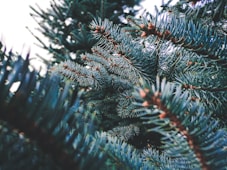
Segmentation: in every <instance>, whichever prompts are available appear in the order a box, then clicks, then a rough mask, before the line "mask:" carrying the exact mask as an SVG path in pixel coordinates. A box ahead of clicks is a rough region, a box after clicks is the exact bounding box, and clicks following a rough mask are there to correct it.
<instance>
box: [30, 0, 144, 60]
mask: <svg viewBox="0 0 227 170" xmlns="http://www.w3.org/2000/svg"><path fill="white" fill-rule="evenodd" d="M139 2H140V0H117V1H113V2H111V1H108V0H58V1H56V0H52V1H51V8H49V9H48V10H46V11H45V10H43V9H41V8H39V7H31V8H32V10H33V14H31V15H32V16H33V17H34V18H35V19H36V21H37V22H38V23H39V25H40V28H39V29H40V31H41V32H42V34H43V35H44V36H46V37H47V38H48V39H49V40H50V44H48V45H47V44H45V43H44V42H43V41H42V40H40V39H39V37H36V38H37V39H38V40H39V41H40V43H41V44H40V45H41V46H42V47H43V48H45V49H47V50H48V51H49V52H50V53H51V55H52V56H53V58H54V59H55V62H60V61H64V60H66V59H67V60H75V59H76V60H77V62H79V61H78V58H79V54H81V53H83V52H90V50H91V47H92V46H93V45H94V44H95V43H96V42H97V40H95V39H94V38H93V36H92V34H91V33H90V30H89V27H88V26H89V23H90V22H91V21H92V19H93V18H94V17H101V18H102V19H104V18H109V19H110V20H112V21H113V22H114V23H122V20H123V19H125V18H126V15H135V13H136V10H135V9H134V8H133V7H134V6H135V5H139ZM126 9H127V13H126V11H125V10H126ZM122 24H123V23H122ZM70 52H72V53H73V56H71V55H68V53H70Z"/></svg>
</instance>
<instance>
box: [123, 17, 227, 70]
mask: <svg viewBox="0 0 227 170" xmlns="http://www.w3.org/2000/svg"><path fill="white" fill-rule="evenodd" d="M128 21H129V22H130V23H132V24H133V25H136V27H135V31H138V30H140V33H141V35H140V36H141V37H143V38H145V37H147V36H149V35H154V36H157V37H158V38H160V39H163V40H166V41H171V42H172V43H173V44H175V45H178V46H181V47H184V48H185V49H187V50H189V51H193V52H195V53H197V54H198V55H203V56H205V57H208V58H210V59H212V60H214V61H217V62H218V63H220V64H223V65H225V66H226V65H227V61H226V58H225V53H226V46H227V44H226V37H225V36H224V38H223V37H221V36H220V35H217V33H215V32H214V31H212V30H211V29H209V28H208V27H203V26H202V25H200V24H199V23H194V22H193V21H185V20H183V19H181V18H177V17H172V18H171V17H166V18H165V19H164V18H162V20H161V21H159V22H157V21H156V20H154V19H153V20H152V21H149V22H145V23H143V21H140V20H135V19H133V18H131V17H128ZM126 31H127V30H126ZM131 31H132V30H131ZM131 31H130V32H131ZM220 49H223V50H220Z"/></svg>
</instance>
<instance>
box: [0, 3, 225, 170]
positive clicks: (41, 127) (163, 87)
mask: <svg viewBox="0 0 227 170" xmlns="http://www.w3.org/2000/svg"><path fill="white" fill-rule="evenodd" d="M121 2H122V3H123V2H124V1H121ZM169 2H170V1H169ZM169 2H168V3H166V4H163V5H162V7H163V9H162V10H161V11H158V13H157V15H156V16H152V15H150V14H146V15H144V16H142V17H140V18H135V17H132V16H129V17H128V18H127V21H128V25H127V26H126V25H124V26H122V25H121V24H120V25H119V22H118V21H117V20H115V19H116V17H113V18H111V16H112V15H111V13H109V11H111V10H110V9H112V10H114V9H115V8H116V9H115V10H117V9H119V10H120V9H123V8H122V6H118V7H116V6H114V4H115V3H114V2H113V3H110V2H108V1H67V0H65V1H63V0H62V1H59V2H58V3H57V2H55V1H53V2H52V6H51V9H49V10H48V11H44V10H42V9H38V10H36V9H35V8H33V11H34V12H35V14H34V15H37V16H38V18H39V19H41V20H42V21H41V22H39V24H40V26H41V32H43V34H45V35H46V36H47V37H49V38H50V40H51V44H50V46H47V45H46V44H43V48H44V49H47V50H48V51H49V52H50V53H52V54H53V55H54V56H55V59H56V60H55V61H54V62H53V63H51V64H50V65H53V66H52V67H51V68H50V70H49V72H48V74H47V75H45V76H44V77H41V76H40V75H39V73H37V72H36V71H34V69H32V68H30V65H29V56H28V57H27V58H26V59H23V58H22V57H21V56H18V55H15V54H13V53H12V52H9V53H6V50H5V49H2V50H1V55H0V59H1V61H0V72H1V75H0V94H1V95H0V111H1V112H0V119H1V122H0V125H1V126H0V132H1V134H0V139H1V141H3V142H2V144H1V147H0V151H1V153H0V157H1V158H3V157H4V156H3V154H2V153H3V152H8V153H9V154H8V157H4V158H3V159H1V160H4V162H3V161H1V160H0V167H3V168H5V169H10V168H12V163H11V162H13V163H15V162H16V161H18V160H19V161H18V162H17V165H18V167H19V169H20V168H23V169H27V168H28V167H29V168H30V167H34V169H130V170H131V169H149V170H150V169H169V170H172V169H204V170H209V169H226V167H227V149H226V147H227V131H226V127H227V122H226V118H227V116H226V110H227V105H226V104H227V84H226V82H227V72H226V71H227V56H226V54H227V53H226V49H227V43H226V33H225V30H224V29H223V28H222V26H220V23H223V22H226V9H227V8H226V2H225V1H224V0H214V1H209V0H204V1H202V2H203V4H202V6H199V5H198V6H197V5H195V6H191V5H190V4H191V2H190V1H184V0H182V1H179V2H178V3H177V4H176V5H175V6H170V5H169ZM108 3H109V5H108V7H107V4H108ZM192 3H197V1H192ZM91 4H92V5H93V6H94V8H91V7H93V6H90V5H91ZM111 4H112V5H111ZM129 4H130V3H129ZM133 4H134V3H133ZM133 4H131V6H133ZM212 5H213V6H212ZM223 6H224V7H223ZM212 7H213V8H212ZM97 9H100V10H99V11H97ZM209 10H211V11H212V12H211V14H210V12H209ZM217 10H220V13H218V14H217V12H216V11H217ZM85 11H86V12H85ZM118 14H123V13H122V12H120V13H116V15H117V16H119V15H118ZM88 15H90V16H91V18H92V17H93V20H91V18H88V17H87V16H88ZM217 15H218V17H217ZM69 18H70V24H69V25H68V24H67V22H68V21H69V20H68V19H69ZM105 18H110V20H111V21H110V20H108V19H105ZM114 18H115V19H114ZM205 20H209V21H211V22H212V23H211V22H209V23H206V22H204V21H205ZM88 22H89V24H88ZM68 35H70V36H71V38H70V41H69V42H66V40H67V36H68ZM72 37H73V38H72ZM56 40H57V41H56ZM40 42H42V41H40ZM72 43H73V44H72ZM94 43H95V44H94ZM54 45H56V46H54ZM81 45H82V46H81ZM70 46H71V47H70ZM56 62H57V63H58V64H54V63H56ZM16 83H18V84H19V87H18V88H16V90H14V91H13V90H12V89H13V88H12V87H13V86H14V85H15V84H16ZM12 129H17V130H12ZM11 146H13V147H12V148H11ZM18 146H20V147H18ZM18 148H23V149H20V150H19V149H18ZM27 155H28V156H27ZM30 155H32V156H30ZM30 165H31V166H30Z"/></svg>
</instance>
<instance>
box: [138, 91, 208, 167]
mask: <svg viewBox="0 0 227 170" xmlns="http://www.w3.org/2000/svg"><path fill="white" fill-rule="evenodd" d="M139 94H140V96H141V98H143V99H145V100H144V102H143V103H142V106H143V107H147V108H148V107H150V106H151V105H155V106H156V107H157V109H159V110H161V113H160V114H159V118H160V119H166V118H167V119H169V120H170V124H171V125H172V126H174V127H175V128H176V129H177V130H178V131H179V132H180V133H181V134H182V135H183V136H184V137H185V138H186V140H187V142H188V145H189V146H190V148H191V149H192V150H194V153H195V155H196V157H197V158H198V160H199V161H200V163H201V167H202V169H203V170H211V168H209V166H208V164H207V160H206V158H205V157H204V156H203V153H202V152H201V148H200V147H199V146H198V145H197V144H196V143H197V142H196V139H194V138H193V137H192V136H191V135H190V133H189V132H188V130H187V128H186V127H185V126H184V125H183V124H182V122H181V120H180V119H178V118H177V116H176V114H175V113H172V112H171V111H170V110H169V109H168V108H167V107H166V106H165V105H164V104H163V103H162V100H161V98H162V94H161V93H160V92H155V93H154V94H153V95H152V96H151V95H150V91H149V89H141V90H140V91H139Z"/></svg>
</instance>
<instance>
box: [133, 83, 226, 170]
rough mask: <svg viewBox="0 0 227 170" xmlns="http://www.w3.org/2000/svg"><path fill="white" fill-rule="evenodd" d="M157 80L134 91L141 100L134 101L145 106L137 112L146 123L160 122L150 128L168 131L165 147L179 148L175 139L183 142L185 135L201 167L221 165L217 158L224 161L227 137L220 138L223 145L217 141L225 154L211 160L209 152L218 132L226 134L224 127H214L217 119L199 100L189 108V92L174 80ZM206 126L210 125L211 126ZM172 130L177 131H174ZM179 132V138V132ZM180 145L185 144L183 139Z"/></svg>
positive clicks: (163, 131) (161, 131) (207, 167)
mask: <svg viewBox="0 0 227 170" xmlns="http://www.w3.org/2000/svg"><path fill="white" fill-rule="evenodd" d="M156 83H157V84H156V86H154V85H153V86H152V87H149V86H146V85H145V86H144V87H143V88H142V89H139V90H138V92H137V93H136V94H135V96H136V98H137V99H138V101H140V102H139V103H138V102H135V104H136V105H137V104H138V105H139V106H141V107H143V108H144V113H141V114H140V115H138V116H139V117H141V119H142V120H144V121H145V123H146V124H151V123H154V124H157V125H159V126H158V127H156V128H151V129H150V130H155V131H158V132H160V133H162V134H163V135H165V138H163V139H165V140H164V142H165V144H166V145H165V147H164V148H166V149H168V147H171V145H172V147H176V148H178V147H179V146H178V144H177V143H178V142H176V140H181V141H182V142H183V140H182V139H185V140H186V141H187V144H188V146H189V148H191V150H192V151H193V153H194V154H195V157H196V159H197V160H198V161H199V163H200V165H201V168H202V169H204V170H205V169H213V168H214V167H216V166H219V165H217V164H216V161H219V163H221V162H222V161H220V159H222V160H224V159H226V156H227V152H226V151H224V150H222V148H223V147H224V146H225V145H226V144H225V143H226V140H225V137H223V138H221V139H219V142H220V145H218V146H217V148H219V149H218V150H219V151H220V152H222V154H223V155H222V154H221V153H220V155H222V156H220V157H219V158H217V159H212V160H210V156H208V155H209V154H212V150H213V149H211V148H210V147H208V146H209V145H211V144H212V143H213V145H214V144H215V143H217V136H220V135H221V134H223V135H224V134H225V133H226V131H225V130H224V129H222V130H220V131H215V130H214V129H215V127H216V124H218V122H216V121H213V120H212V119H210V117H209V116H206V115H205V113H204V110H203V108H201V106H199V105H198V104H194V106H193V107H192V108H191V109H189V108H190V107H189V105H190V104H189V103H190V102H189V96H188V94H187V93H186V92H182V90H181V87H180V86H179V87H176V85H174V84H171V83H166V81H165V80H162V81H161V82H160V80H159V79H157V82H156ZM211 125H212V126H211ZM167 126H169V128H167ZM206 126H211V127H209V128H208V127H206ZM195 127H197V128H196V130H195V129H194V128H195ZM198 127H200V128H198ZM206 128H207V129H206ZM173 131H176V133H175V135H174V133H173ZM178 132H179V133H180V139H179V137H178V135H177V133H178ZM173 135H174V136H173ZM201 136H202V137H203V139H202V138H201ZM205 136H207V137H205ZM182 137H183V138H182ZM204 140H205V141H207V142H205V143H206V144H204ZM208 141H209V142H208ZM174 143H175V144H174ZM181 145H183V143H182V144H181ZM207 147H208V148H207ZM179 148H181V147H179ZM205 148H206V149H205ZM217 148H216V149H217ZM177 150H178V151H179V149H176V151H177ZM181 150H182V152H184V151H183V150H184V149H183V148H181ZM176 151H175V150H174V149H173V148H171V150H169V152H170V153H169V154H171V155H173V156H174V154H177V155H178V154H180V153H175V152H176ZM185 151H186V150H185ZM187 152H188V151H187ZM208 153H209V154H208ZM185 154H186V153H184V155H185ZM188 154H189V155H190V154H191V153H189V152H188ZM189 155H188V156H189ZM215 155H216V154H215ZM224 155H225V156H224ZM185 156H186V155H185ZM194 163H195V162H194ZM224 164H225V163H224ZM224 164H222V165H220V167H224V166H225V165H224Z"/></svg>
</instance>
